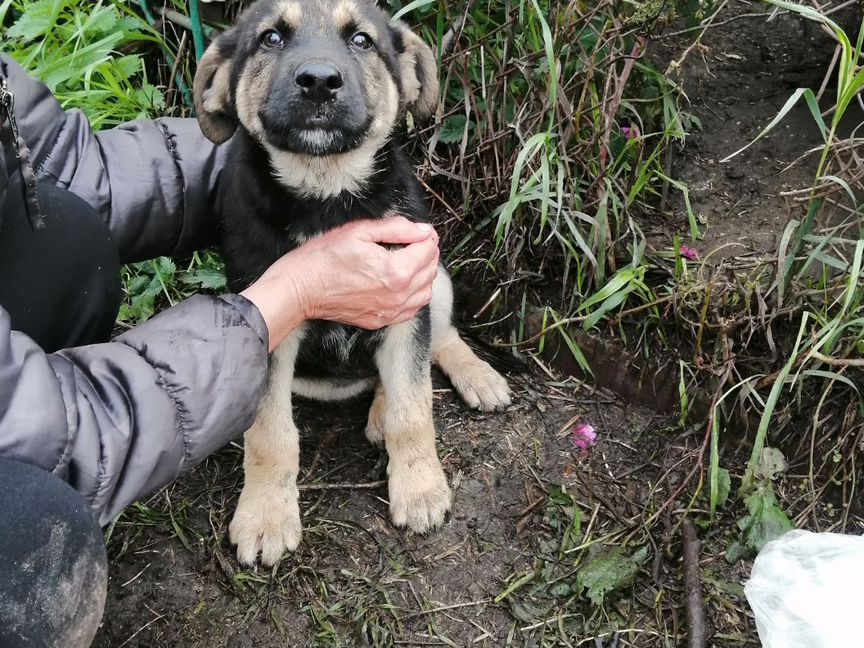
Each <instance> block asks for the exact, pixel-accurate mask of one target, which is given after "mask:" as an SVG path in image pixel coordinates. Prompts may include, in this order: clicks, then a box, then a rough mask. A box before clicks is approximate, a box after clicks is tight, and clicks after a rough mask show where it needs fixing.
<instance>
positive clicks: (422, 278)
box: [406, 263, 438, 303]
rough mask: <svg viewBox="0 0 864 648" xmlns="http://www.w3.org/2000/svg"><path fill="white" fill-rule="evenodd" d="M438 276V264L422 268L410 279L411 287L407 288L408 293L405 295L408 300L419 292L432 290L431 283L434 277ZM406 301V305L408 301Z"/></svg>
mask: <svg viewBox="0 0 864 648" xmlns="http://www.w3.org/2000/svg"><path fill="white" fill-rule="evenodd" d="M436 274H438V264H437V263H436V264H430V265H427V266H426V267H424V268H421V269H420V270H419V271H418V272H417V273H415V275H414V276H413V277H412V278H411V285H410V287H409V289H408V290H409V293H408V295H407V297H408V299H410V298H411V297H413V296H414V295H415V294H417V293H418V292H420V291H423V290H426V289H429V290H431V289H432V282H433V281H435V275H436ZM408 299H406V303H407V301H408Z"/></svg>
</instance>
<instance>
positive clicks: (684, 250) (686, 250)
mask: <svg viewBox="0 0 864 648" xmlns="http://www.w3.org/2000/svg"><path fill="white" fill-rule="evenodd" d="M681 256H682V257H684V258H685V259H687V260H688V261H696V260H697V259H698V258H699V253H698V252H697V251H696V250H694V249H693V248H691V247H689V246H687V245H682V246H681Z"/></svg>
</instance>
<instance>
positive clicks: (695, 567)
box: [681, 518, 708, 648]
mask: <svg viewBox="0 0 864 648" xmlns="http://www.w3.org/2000/svg"><path fill="white" fill-rule="evenodd" d="M681 530H682V533H683V536H684V591H685V593H686V595H687V627H688V629H689V633H688V634H689V636H688V641H687V646H688V648H705V646H707V645H708V631H707V628H706V626H705V601H704V600H703V599H702V579H701V578H700V576H699V550H700V548H699V538H698V537H697V536H696V529H695V527H694V526H693V522H691V521H690V519H689V518H685V519H684V523H683V525H682V528H681Z"/></svg>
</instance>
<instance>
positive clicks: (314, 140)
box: [299, 128, 335, 155]
mask: <svg viewBox="0 0 864 648" xmlns="http://www.w3.org/2000/svg"><path fill="white" fill-rule="evenodd" d="M299 137H300V140H302V141H303V143H304V144H306V145H307V146H308V147H309V153H311V154H312V155H317V154H318V152H319V151H326V150H328V149H329V148H330V146H332V144H333V140H334V138H335V134H334V133H333V132H332V131H326V130H324V129H323V128H308V129H305V130H302V131H300V133H299Z"/></svg>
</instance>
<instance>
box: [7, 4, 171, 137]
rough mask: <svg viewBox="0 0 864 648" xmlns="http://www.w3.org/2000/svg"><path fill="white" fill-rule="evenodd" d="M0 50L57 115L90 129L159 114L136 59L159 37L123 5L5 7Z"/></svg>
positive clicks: (158, 98) (156, 97) (158, 102)
mask: <svg viewBox="0 0 864 648" xmlns="http://www.w3.org/2000/svg"><path fill="white" fill-rule="evenodd" d="M0 22H2V24H4V25H7V24H8V25H9V27H8V28H7V29H4V30H3V32H2V34H0V48H2V50H3V51H4V52H5V53H7V54H9V55H10V56H12V58H14V59H15V60H16V61H18V62H19V63H20V64H21V65H22V66H23V67H24V68H25V69H27V70H28V71H29V72H30V73H32V74H33V75H34V76H36V77H38V78H39V79H41V80H42V82H43V83H45V85H47V86H48V88H49V89H50V90H51V91H52V92H53V93H54V94H55V96H56V97H57V98H58V100H59V101H60V103H61V104H62V105H63V107H64V108H67V109H68V108H79V109H81V110H82V111H84V113H85V114H86V115H87V117H88V118H89V119H90V121H91V123H92V124H93V126H94V128H104V127H107V126H113V125H116V124H119V123H122V122H125V121H129V120H132V119H136V118H139V117H150V116H153V115H156V114H159V113H160V112H161V111H163V110H164V108H165V100H164V98H163V96H162V93H161V92H160V91H159V90H158V89H157V88H156V87H155V86H153V85H152V84H150V83H149V82H148V81H147V76H146V70H145V68H144V60H143V58H142V55H141V54H139V53H131V50H133V49H134V50H140V49H142V48H143V47H145V46H146V45H148V44H158V43H159V42H160V37H159V35H158V34H157V33H156V32H154V31H153V30H152V29H150V27H149V26H148V25H147V23H146V22H144V21H143V20H142V19H141V18H139V17H137V16H136V15H135V14H133V13H132V12H131V11H130V10H129V9H128V8H127V7H125V6H124V3H119V2H117V3H103V2H95V3H93V2H86V1H84V0H6V1H5V2H3V3H2V5H0Z"/></svg>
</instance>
